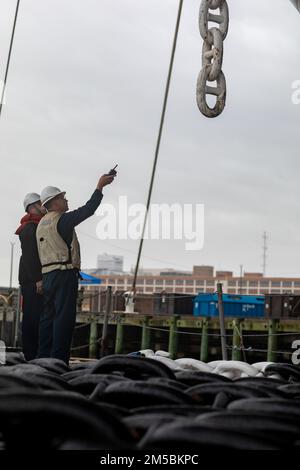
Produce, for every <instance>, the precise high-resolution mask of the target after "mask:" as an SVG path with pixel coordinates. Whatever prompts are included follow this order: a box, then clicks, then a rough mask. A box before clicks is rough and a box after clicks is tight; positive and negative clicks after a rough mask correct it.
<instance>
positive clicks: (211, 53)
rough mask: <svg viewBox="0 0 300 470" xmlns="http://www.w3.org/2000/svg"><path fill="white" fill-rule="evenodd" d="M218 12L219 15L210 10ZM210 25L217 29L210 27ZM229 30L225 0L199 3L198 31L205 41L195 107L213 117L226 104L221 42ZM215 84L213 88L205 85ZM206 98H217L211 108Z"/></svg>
mask: <svg viewBox="0 0 300 470" xmlns="http://www.w3.org/2000/svg"><path fill="white" fill-rule="evenodd" d="M217 9H219V11H220V13H219V14H214V13H212V12H211V11H210V10H217ZM209 22H214V23H217V24H218V25H219V27H212V28H209V26H208V24H209ZM228 27H229V10H228V4H227V1H226V0H202V1H201V5H200V11H199V29H200V34H201V37H202V39H203V41H204V43H203V49H202V70H201V72H200V74H199V76H198V80H197V105H198V108H199V109H200V111H201V113H202V114H203V115H204V116H206V117H208V118H213V117H217V116H219V115H220V114H221V113H222V111H223V109H224V107H225V103H226V80H225V75H224V73H223V72H222V64H223V42H224V40H225V38H226V36H227V32H228ZM213 81H216V82H217V86H216V87H212V86H209V85H208V82H213ZM207 95H214V96H216V98H217V99H216V103H215V106H214V107H213V108H211V107H210V106H209V105H208V104H207Z"/></svg>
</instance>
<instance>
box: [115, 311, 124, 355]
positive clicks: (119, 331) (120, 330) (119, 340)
mask: <svg viewBox="0 0 300 470" xmlns="http://www.w3.org/2000/svg"><path fill="white" fill-rule="evenodd" d="M123 338H124V325H123V317H119V318H118V319H117V328H116V343H115V354H122V351H123Z"/></svg>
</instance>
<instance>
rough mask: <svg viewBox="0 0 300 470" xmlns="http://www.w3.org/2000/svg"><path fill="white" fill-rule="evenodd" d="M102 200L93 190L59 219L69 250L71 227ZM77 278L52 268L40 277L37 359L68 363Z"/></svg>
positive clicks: (74, 273) (70, 271)
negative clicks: (42, 294) (41, 307)
mask: <svg viewBox="0 0 300 470" xmlns="http://www.w3.org/2000/svg"><path fill="white" fill-rule="evenodd" d="M102 198H103V195H102V192H101V191H100V190H98V189H96V190H95V192H94V193H93V195H92V197H91V199H90V200H89V201H88V202H87V203H86V204H85V205H84V206H82V207H79V208H78V209H76V210H74V211H70V212H66V213H65V214H63V215H62V216H61V217H60V219H59V221H58V224H57V231H58V233H59V235H60V236H61V237H62V238H63V240H64V241H65V242H66V244H67V245H68V246H69V247H70V245H71V242H72V238H73V231H74V228H75V227H76V226H77V225H79V224H80V223H81V222H83V221H84V220H86V219H87V218H88V217H91V216H92V215H93V214H94V212H95V211H96V209H97V208H98V206H99V205H100V203H101V200H102ZM78 275H79V273H78V270H77V269H66V270H60V269H56V270H54V271H51V272H49V273H46V274H43V291H44V310H43V314H42V317H41V320H40V331H39V352H38V357H54V358H57V359H62V360H63V361H64V362H66V363H68V362H69V358H70V348H71V343H72V336H73V330H74V326H75V322H76V299H77V293H78Z"/></svg>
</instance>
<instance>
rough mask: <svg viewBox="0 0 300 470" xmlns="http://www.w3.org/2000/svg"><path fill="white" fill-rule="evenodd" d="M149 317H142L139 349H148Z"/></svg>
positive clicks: (149, 335)
mask: <svg viewBox="0 0 300 470" xmlns="http://www.w3.org/2000/svg"><path fill="white" fill-rule="evenodd" d="M150 318H151V317H144V319H143V323H142V341H141V349H150V341H151V330H150V329H149V322H150Z"/></svg>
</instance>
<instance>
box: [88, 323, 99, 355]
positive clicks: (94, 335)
mask: <svg viewBox="0 0 300 470" xmlns="http://www.w3.org/2000/svg"><path fill="white" fill-rule="evenodd" d="M97 341H98V322H97V318H96V317H94V316H93V317H92V318H91V324H90V338H89V357H90V358H91V359H95V358H97V351H98V343H97Z"/></svg>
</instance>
